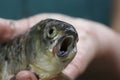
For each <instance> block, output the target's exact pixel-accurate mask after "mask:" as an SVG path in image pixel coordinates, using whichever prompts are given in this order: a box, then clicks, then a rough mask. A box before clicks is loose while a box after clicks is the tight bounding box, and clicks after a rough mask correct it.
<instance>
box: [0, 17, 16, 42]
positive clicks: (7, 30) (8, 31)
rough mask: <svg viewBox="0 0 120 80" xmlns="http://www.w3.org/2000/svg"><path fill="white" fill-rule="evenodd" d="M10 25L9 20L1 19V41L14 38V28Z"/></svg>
mask: <svg viewBox="0 0 120 80" xmlns="http://www.w3.org/2000/svg"><path fill="white" fill-rule="evenodd" d="M9 25H10V24H9V22H8V21H7V20H6V21H5V20H3V19H0V43H4V42H6V41H8V40H10V39H11V38H12V36H13V34H14V29H13V28H12V27H10V26H9Z"/></svg>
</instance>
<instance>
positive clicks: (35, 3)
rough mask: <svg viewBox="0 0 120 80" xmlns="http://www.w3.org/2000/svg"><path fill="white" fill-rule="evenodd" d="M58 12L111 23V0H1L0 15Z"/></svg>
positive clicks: (13, 17) (23, 15)
mask: <svg viewBox="0 0 120 80" xmlns="http://www.w3.org/2000/svg"><path fill="white" fill-rule="evenodd" d="M43 12H57V13H63V14H67V15H70V16H75V17H81V18H86V19H91V20H94V21H98V22H101V23H104V24H106V25H109V19H110V12H111V0H0V17H2V18H10V19H20V18H23V17H28V16H31V15H34V14H38V13H43Z"/></svg>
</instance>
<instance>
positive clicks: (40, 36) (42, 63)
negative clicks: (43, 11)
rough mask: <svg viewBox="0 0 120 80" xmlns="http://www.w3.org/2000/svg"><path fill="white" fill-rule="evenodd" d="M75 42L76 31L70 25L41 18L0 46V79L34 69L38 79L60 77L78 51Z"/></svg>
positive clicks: (4, 79)
mask: <svg viewBox="0 0 120 80" xmlns="http://www.w3.org/2000/svg"><path fill="white" fill-rule="evenodd" d="M77 42H78V33H77V31H76V29H75V28H74V27H73V26H72V25H71V24H69V23H66V22H63V21H61V20H57V19H51V18H48V19H45V20H41V21H40V22H38V23H37V24H35V25H34V26H33V27H32V28H30V29H29V30H28V31H27V32H25V33H24V34H21V35H19V36H16V37H15V38H14V39H12V40H10V41H8V42H6V44H5V45H4V46H3V47H2V48H1V49H0V80H9V76H10V75H12V74H14V75H16V74H17V73H18V72H19V71H21V70H29V71H32V72H34V73H35V74H36V75H37V76H38V80H52V79H54V78H56V77H62V76H64V75H63V73H62V71H63V70H64V69H65V67H66V66H67V65H68V64H69V63H70V62H71V61H72V60H73V58H74V57H75V55H76V53H77ZM10 80H16V79H15V77H14V78H11V79H10ZM63 80H69V79H68V78H64V79H63Z"/></svg>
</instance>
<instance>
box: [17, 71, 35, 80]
mask: <svg viewBox="0 0 120 80" xmlns="http://www.w3.org/2000/svg"><path fill="white" fill-rule="evenodd" d="M16 80H37V78H36V76H35V74H34V73H32V72H30V71H20V72H19V73H18V74H17V75H16Z"/></svg>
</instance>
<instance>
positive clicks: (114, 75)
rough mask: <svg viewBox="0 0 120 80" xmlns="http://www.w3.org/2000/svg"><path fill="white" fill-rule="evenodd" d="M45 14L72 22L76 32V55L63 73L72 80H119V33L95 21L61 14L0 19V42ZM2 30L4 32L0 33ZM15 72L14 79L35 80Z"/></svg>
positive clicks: (31, 75) (32, 23)
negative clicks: (11, 19) (80, 79)
mask: <svg viewBox="0 0 120 80" xmlns="http://www.w3.org/2000/svg"><path fill="white" fill-rule="evenodd" d="M48 17H49V18H55V19H59V20H63V21H66V22H68V23H70V24H72V25H73V26H75V28H76V30H77V32H78V35H79V41H78V45H77V47H78V52H77V55H76V56H75V58H74V60H73V61H72V62H71V63H70V64H69V65H68V66H67V68H66V69H65V70H64V71H63V72H64V74H65V75H67V76H68V77H70V78H71V79H72V80H74V79H75V78H76V77H78V76H79V75H81V78H83V80H84V79H85V80H119V79H120V77H119V75H120V54H119V52H120V50H119V47H120V45H119V44H118V43H119V42H120V36H119V34H118V33H116V32H114V31H113V30H111V29H109V28H107V26H105V25H103V24H100V23H97V22H92V21H89V20H84V19H80V18H72V17H69V16H65V15H61V14H40V15H36V16H32V17H30V18H26V19H21V20H16V21H12V22H11V21H10V20H6V19H0V42H1V43H3V42H6V41H8V40H10V39H12V38H13V37H15V36H17V35H19V34H22V33H24V32H25V31H27V30H28V29H29V28H30V27H32V26H33V25H34V24H36V23H37V22H39V21H40V20H42V19H45V18H48ZM3 30H5V31H4V32H2V31H3ZM73 73H74V74H73ZM24 74H27V75H24ZM17 75H18V76H17V78H18V80H35V79H36V78H35V75H34V74H33V73H31V72H29V71H21V72H19V73H18V74H17Z"/></svg>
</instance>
